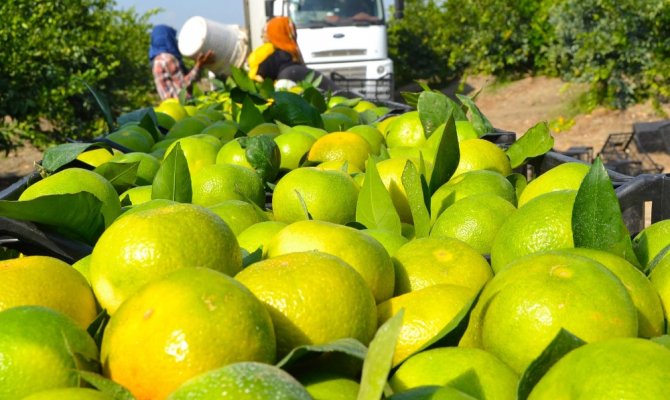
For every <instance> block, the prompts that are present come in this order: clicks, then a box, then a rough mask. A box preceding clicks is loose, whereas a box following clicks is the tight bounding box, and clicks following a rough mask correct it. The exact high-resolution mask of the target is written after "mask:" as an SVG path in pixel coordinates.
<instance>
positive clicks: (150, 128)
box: [117, 107, 163, 142]
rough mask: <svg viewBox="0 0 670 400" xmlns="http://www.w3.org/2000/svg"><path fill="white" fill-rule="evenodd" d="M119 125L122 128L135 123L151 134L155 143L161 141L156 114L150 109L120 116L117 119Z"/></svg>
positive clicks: (141, 109) (161, 136) (146, 108)
mask: <svg viewBox="0 0 670 400" xmlns="http://www.w3.org/2000/svg"><path fill="white" fill-rule="evenodd" d="M117 121H118V123H119V125H121V126H123V125H125V124H128V123H132V122H137V124H138V125H139V126H140V127H142V128H144V129H146V130H147V132H149V133H150V134H151V137H152V138H153V139H154V141H155V142H158V141H159V140H161V139H163V135H162V134H161V132H160V131H159V130H158V120H157V119H156V112H155V111H154V109H153V108H152V107H145V108H140V109H138V110H135V111H131V112H129V113H126V114H123V115H121V116H120V117H119V118H118V119H117Z"/></svg>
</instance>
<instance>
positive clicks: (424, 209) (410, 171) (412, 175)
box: [402, 160, 430, 238]
mask: <svg viewBox="0 0 670 400" xmlns="http://www.w3.org/2000/svg"><path fill="white" fill-rule="evenodd" d="M421 178H422V176H421V175H420V174H419V172H418V171H417V170H416V167H415V166H414V163H412V162H411V161H409V160H408V161H407V162H406V163H405V168H404V170H403V172H402V185H403V187H404V188H405V193H407V201H408V203H409V209H410V211H411V212H412V220H413V221H414V231H415V235H416V237H417V238H422V237H427V236H428V234H429V233H430V214H429V213H428V208H429V207H430V196H429V195H428V193H427V190H428V189H427V188H425V189H424V184H423V183H422V181H421ZM424 182H425V181H424Z"/></svg>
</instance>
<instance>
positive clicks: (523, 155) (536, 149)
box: [505, 122, 554, 168]
mask: <svg viewBox="0 0 670 400" xmlns="http://www.w3.org/2000/svg"><path fill="white" fill-rule="evenodd" d="M552 147H554V138H553V137H552V136H551V133H550V132H549V126H548V125H547V123H546V122H540V123H538V124H537V125H535V126H533V127H532V128H530V129H529V130H528V131H526V133H525V134H524V135H523V136H521V138H519V140H517V141H516V142H514V143H512V144H511V145H510V146H509V148H507V150H506V151H505V153H506V154H507V157H509V159H510V164H511V165H512V168H517V167H520V166H521V165H523V163H525V162H526V160H528V159H529V158H533V157H537V156H541V155H543V154H545V153H546V152H548V151H549V150H551V148H552Z"/></svg>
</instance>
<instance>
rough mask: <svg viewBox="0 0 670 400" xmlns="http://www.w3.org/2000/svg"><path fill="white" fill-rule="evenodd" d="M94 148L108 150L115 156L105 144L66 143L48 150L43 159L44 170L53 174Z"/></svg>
mask: <svg viewBox="0 0 670 400" xmlns="http://www.w3.org/2000/svg"><path fill="white" fill-rule="evenodd" d="M93 147H101V148H104V149H107V150H108V151H109V154H113V153H112V150H111V148H110V146H108V145H107V144H103V143H64V144H59V145H58V146H54V147H51V148H48V149H47V150H46V151H45V152H44V157H42V168H44V169H45V170H46V171H47V172H49V173H52V172H55V171H57V170H58V169H59V168H61V167H63V166H65V165H67V164H69V163H71V162H72V161H74V160H76V159H77V157H79V155H80V154H81V153H83V152H85V151H86V150H88V149H90V148H93Z"/></svg>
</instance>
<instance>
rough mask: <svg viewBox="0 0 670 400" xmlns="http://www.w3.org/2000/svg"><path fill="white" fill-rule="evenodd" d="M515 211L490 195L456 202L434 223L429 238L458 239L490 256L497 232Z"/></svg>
mask: <svg viewBox="0 0 670 400" xmlns="http://www.w3.org/2000/svg"><path fill="white" fill-rule="evenodd" d="M514 211H516V208H515V207H514V206H513V205H512V204H511V203H510V202H509V201H507V200H505V199H503V198H502V197H499V196H496V195H494V194H490V193H484V194H477V195H473V196H469V197H466V198H464V199H461V200H458V201H457V202H455V203H454V204H452V205H451V206H449V207H448V208H447V209H446V210H444V212H442V214H440V216H439V217H437V220H436V221H435V224H434V225H433V227H432V228H431V230H430V236H431V237H436V238H440V237H450V238H454V239H458V240H461V241H463V242H465V243H467V244H469V245H470V246H472V248H473V249H475V250H477V251H478V252H479V253H480V254H489V253H491V245H492V243H493V239H494V238H495V236H496V234H497V233H498V230H499V229H500V227H501V226H502V224H503V223H504V222H505V220H507V218H508V217H509V216H510V215H512V213H514Z"/></svg>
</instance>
